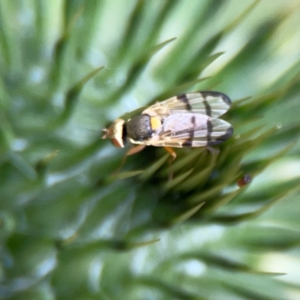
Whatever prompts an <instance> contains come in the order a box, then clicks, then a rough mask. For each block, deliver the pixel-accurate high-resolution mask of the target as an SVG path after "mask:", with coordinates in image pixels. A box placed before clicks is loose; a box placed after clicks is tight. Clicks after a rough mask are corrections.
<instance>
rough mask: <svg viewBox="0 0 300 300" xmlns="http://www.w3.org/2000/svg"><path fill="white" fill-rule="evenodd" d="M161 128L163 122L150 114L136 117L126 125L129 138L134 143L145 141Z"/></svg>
mask: <svg viewBox="0 0 300 300" xmlns="http://www.w3.org/2000/svg"><path fill="white" fill-rule="evenodd" d="M160 126H161V120H160V119H159V118H157V117H151V116H149V115H148V114H142V115H138V116H134V117H133V118H131V119H129V120H128V121H127V123H126V132H127V136H128V137H129V138H130V139H132V140H134V141H145V140H148V139H150V138H151V137H152V135H153V133H154V131H155V130H156V129H157V128H159V127H160Z"/></svg>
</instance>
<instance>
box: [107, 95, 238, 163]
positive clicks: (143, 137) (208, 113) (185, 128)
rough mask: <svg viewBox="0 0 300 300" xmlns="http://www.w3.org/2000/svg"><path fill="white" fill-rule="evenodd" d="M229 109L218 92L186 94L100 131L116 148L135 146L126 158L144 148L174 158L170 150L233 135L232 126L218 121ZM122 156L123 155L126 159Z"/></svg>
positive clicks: (226, 99)
mask: <svg viewBox="0 0 300 300" xmlns="http://www.w3.org/2000/svg"><path fill="white" fill-rule="evenodd" d="M230 106H231V100H230V99H229V97H228V96H226V95H225V94H223V93H220V92H197V93H187V94H182V95H179V96H175V97H172V98H169V99H167V100H165V101H162V102H157V103H155V104H154V105H152V106H149V107H148V108H146V109H145V110H144V111H143V112H142V113H141V114H139V115H136V116H133V117H132V118H131V119H128V120H123V119H117V120H115V121H114V123H113V124H112V125H111V126H109V127H108V128H106V129H103V132H104V135H103V137H102V138H103V139H106V138H109V139H111V141H112V143H113V144H114V145H115V146H116V147H119V148H123V147H124V145H125V143H126V141H127V140H129V142H130V143H131V144H135V145H138V146H137V147H135V148H132V149H131V150H129V152H128V153H127V155H132V154H134V153H137V152H139V151H141V150H142V149H143V148H144V147H146V146H155V147H165V148H166V150H167V151H168V152H169V153H170V154H171V155H172V156H173V157H174V158H175V157H176V154H175V152H174V151H173V150H172V148H183V147H205V146H208V147H210V146H214V145H218V144H221V143H223V142H224V141H226V140H227V139H229V138H230V137H231V136H232V134H233V127H232V126H231V124H229V123H228V122H226V121H224V120H222V119H219V118H218V117H219V116H221V115H223V114H224V113H225V112H226V111H227V110H228V109H229V108H230ZM127 155H126V156H127Z"/></svg>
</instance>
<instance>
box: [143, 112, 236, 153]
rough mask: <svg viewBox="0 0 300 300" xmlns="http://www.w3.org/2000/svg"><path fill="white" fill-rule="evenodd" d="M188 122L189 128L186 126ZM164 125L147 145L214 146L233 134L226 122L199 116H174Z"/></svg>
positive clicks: (178, 146) (175, 146) (167, 119)
mask: <svg viewBox="0 0 300 300" xmlns="http://www.w3.org/2000/svg"><path fill="white" fill-rule="evenodd" d="M188 122H189V124H190V126H187V123H188ZM166 123H168V124H167V127H165V128H163V130H162V131H161V132H158V133H157V135H154V136H153V138H152V139H150V140H148V141H147V143H146V144H147V145H152V146H157V147H159V146H161V147H174V148H182V147H185V146H187V147H204V146H214V145H218V144H221V143H223V142H224V141H226V140H227V139H229V138H230V137H231V136H232V134H233V127H232V126H231V124H229V123H228V122H226V121H224V120H221V119H212V118H209V117H207V116H205V115H201V114H180V115H177V114H175V115H172V116H170V117H168V118H166ZM144 144H145V143H144Z"/></svg>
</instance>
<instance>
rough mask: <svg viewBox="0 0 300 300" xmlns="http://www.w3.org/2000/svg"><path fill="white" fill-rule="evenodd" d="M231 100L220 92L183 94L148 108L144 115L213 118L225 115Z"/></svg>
mask: <svg viewBox="0 0 300 300" xmlns="http://www.w3.org/2000/svg"><path fill="white" fill-rule="evenodd" d="M230 105H231V100H230V99H229V97H228V96H226V95H225V94H222V93H219V92H197V93H188V94H182V95H179V96H175V97H172V98H169V99H167V100H165V101H162V102H157V103H156V104H154V105H152V106H150V107H148V108H147V109H145V110H144V111H143V112H142V113H143V114H148V115H150V116H157V117H161V118H164V117H166V116H169V115H172V114H182V113H196V114H203V115H206V116H209V117H212V118H217V117H219V116H221V115H223V114H224V113H225V112H226V111H227V110H228V109H229V108H230Z"/></svg>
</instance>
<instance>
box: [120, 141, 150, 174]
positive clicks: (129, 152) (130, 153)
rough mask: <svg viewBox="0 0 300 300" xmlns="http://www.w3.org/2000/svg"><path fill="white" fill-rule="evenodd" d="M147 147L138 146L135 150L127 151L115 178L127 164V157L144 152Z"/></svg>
mask: <svg viewBox="0 0 300 300" xmlns="http://www.w3.org/2000/svg"><path fill="white" fill-rule="evenodd" d="M145 147H146V146H145V145H138V146H136V147H133V148H131V149H129V150H128V151H127V153H126V154H125V156H124V157H123V159H122V161H121V164H120V166H119V168H118V169H117V170H116V171H115V172H114V176H117V175H118V174H119V172H120V170H121V169H122V167H123V166H124V164H125V162H126V159H127V156H130V155H133V154H136V153H138V152H140V151H142V150H144V148H145Z"/></svg>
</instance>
